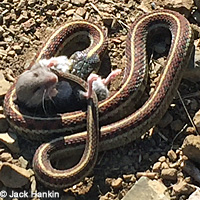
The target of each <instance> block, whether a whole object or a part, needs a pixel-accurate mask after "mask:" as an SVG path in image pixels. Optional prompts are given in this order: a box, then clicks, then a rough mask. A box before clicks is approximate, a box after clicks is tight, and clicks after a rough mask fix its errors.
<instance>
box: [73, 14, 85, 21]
mask: <svg viewBox="0 0 200 200" xmlns="http://www.w3.org/2000/svg"><path fill="white" fill-rule="evenodd" d="M72 19H73V20H82V19H83V17H81V16H80V15H77V14H76V13H74V15H73V18H72Z"/></svg>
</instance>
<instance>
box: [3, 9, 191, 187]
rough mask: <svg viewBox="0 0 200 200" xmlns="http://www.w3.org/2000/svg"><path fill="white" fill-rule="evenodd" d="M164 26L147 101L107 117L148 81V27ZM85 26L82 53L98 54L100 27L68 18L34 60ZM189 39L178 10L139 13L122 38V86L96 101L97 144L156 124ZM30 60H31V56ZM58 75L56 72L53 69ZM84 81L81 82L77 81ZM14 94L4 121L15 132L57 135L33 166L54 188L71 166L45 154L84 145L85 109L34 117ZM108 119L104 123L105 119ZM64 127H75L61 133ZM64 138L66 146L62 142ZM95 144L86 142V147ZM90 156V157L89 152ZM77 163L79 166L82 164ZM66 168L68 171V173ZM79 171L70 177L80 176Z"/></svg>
mask: <svg viewBox="0 0 200 200" xmlns="http://www.w3.org/2000/svg"><path fill="white" fill-rule="evenodd" d="M159 27H161V28H165V29H167V30H169V32H170V33H171V46H170V50H169V53H168V56H167V59H166V65H165V67H164V69H163V70H162V72H161V75H160V77H159V81H158V82H157V85H156V87H155V90H154V91H153V93H152V94H151V95H150V96H149V97H148V99H147V100H146V102H145V103H144V104H143V105H142V106H141V107H140V108H139V109H137V110H136V111H133V112H132V113H131V114H130V115H128V116H125V117H122V118H121V119H118V118H117V120H116V121H114V122H112V121H111V122H110V119H112V118H113V117H114V116H116V115H119V114H118V113H123V112H121V111H123V109H124V108H129V105H130V104H132V103H133V102H134V99H135V98H136V97H137V95H138V94H141V92H142V91H144V85H145V83H146V82H147V71H148V58H147V51H146V43H147V37H148V34H150V31H151V30H153V29H157V28H159ZM82 28H83V29H84V31H86V32H89V34H90V35H89V37H91V38H92V39H91V45H90V47H88V49H87V50H86V53H87V56H88V57H90V56H92V55H94V54H98V55H100V57H101V56H102V54H103V51H104V50H105V43H104V42H105V35H104V33H103V32H102V31H101V29H100V28H99V27H98V26H96V25H94V24H92V23H90V22H86V21H78V22H71V23H67V24H65V25H63V26H61V28H60V29H58V30H57V31H56V32H55V33H54V34H53V35H52V36H51V37H50V38H49V40H48V41H47V43H45V45H44V46H43V48H42V50H41V51H40V52H39V54H38V55H37V56H36V60H39V59H41V58H50V57H51V56H55V55H57V54H58V53H59V52H60V48H62V46H61V43H62V44H63V43H66V42H67V39H66V38H69V35H70V37H71V35H72V34H73V33H75V32H76V31H80V30H82ZM192 44H193V37H192V30H191V27H190V24H189V22H188V21H187V20H186V19H185V18H184V17H183V16H182V15H181V14H179V13H177V12H174V11H169V10H159V11H154V12H152V13H149V14H144V15H142V16H140V17H138V18H137V19H136V20H135V21H134V23H133V24H132V26H131V27H130V31H129V33H128V35H127V41H126V68H125V71H124V77H123V80H122V83H121V87H120V88H119V89H118V90H117V91H116V92H115V93H114V94H112V95H111V96H109V97H108V98H107V99H105V100H103V101H100V102H99V104H98V109H99V116H100V125H101V128H100V143H99V150H101V151H103V150H108V149H112V148H116V147H119V146H122V145H125V144H127V143H129V142H131V141H133V140H135V139H136V138H138V137H140V136H141V135H142V134H143V133H144V132H146V131H147V130H149V129H150V128H151V127H152V126H153V125H155V124H156V123H157V122H158V121H159V120H160V119H161V117H162V116H163V115H164V113H165V112H166V110H167V108H168V107H169V105H170V103H171V101H172V99H173V96H174V94H175V92H176V89H177V87H178V86H179V83H180V80H181V78H182V71H183V69H184V68H185V67H186V66H187V63H188V61H189V57H190V54H191V48H192ZM33 62H35V60H34V61H33ZM55 73H58V75H59V72H56V71H55ZM79 83H80V84H81V85H84V82H81V81H80V82H79ZM14 95H15V88H14V86H13V87H11V89H10V90H9V92H8V93H7V95H6V97H5V101H4V112H5V115H6V116H7V118H8V121H9V123H10V125H11V127H13V128H14V129H15V130H16V131H17V132H19V133H21V134H22V135H25V136H26V137H29V138H31V139H37V140H40V139H41V140H46V139H49V138H52V137H55V135H56V136H58V134H60V135H61V137H60V138H58V139H54V140H52V141H50V142H47V143H45V144H43V145H41V146H40V147H39V148H38V150H37V152H36V153H35V156H34V159H33V166H34V170H35V174H36V176H37V178H38V179H39V180H40V181H41V182H42V183H43V184H44V185H46V186H48V187H53V188H66V187H68V186H69V185H71V184H73V183H74V182H73V181H72V182H68V181H69V179H67V177H68V175H73V171H74V168H72V169H71V171H70V170H69V171H65V170H55V169H54V168H53V167H52V166H51V164H50V161H49V157H50V155H56V154H57V152H59V151H64V150H65V151H66V152H67V151H71V150H74V151H75V150H77V149H82V148H84V145H85V142H86V138H87V132H86V131H84V129H85V124H84V122H85V120H86V113H85V112H82V111H77V112H73V113H65V114H61V115H59V117H52V118H49V117H48V118H39V117H37V118H35V117H34V116H25V115H23V114H21V113H20V112H19V110H18V109H17V106H16V105H14V103H13V98H14ZM107 121H109V123H107ZM63 133H64V134H67V133H74V134H73V135H72V136H71V139H69V136H63ZM66 144H68V147H69V148H66ZM94 148H95V147H93V146H90V149H89V151H93V150H94ZM88 159H89V158H88ZM82 167H83V166H82V165H81V166H79V170H83V171H84V170H87V169H84V168H82ZM65 172H66V174H65ZM68 173H69V174H68ZM81 178H82V177H76V176H75V177H74V179H77V180H80V179H81Z"/></svg>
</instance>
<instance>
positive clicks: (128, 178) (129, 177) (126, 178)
mask: <svg viewBox="0 0 200 200" xmlns="http://www.w3.org/2000/svg"><path fill="white" fill-rule="evenodd" d="M123 179H124V181H125V182H129V181H131V182H135V181H136V177H135V175H134V174H127V175H126V174H124V175H123Z"/></svg>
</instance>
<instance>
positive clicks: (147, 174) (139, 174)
mask: <svg viewBox="0 0 200 200" xmlns="http://www.w3.org/2000/svg"><path fill="white" fill-rule="evenodd" d="M136 177H137V178H140V177H148V178H150V179H155V178H157V177H158V173H156V172H137V174H136Z"/></svg>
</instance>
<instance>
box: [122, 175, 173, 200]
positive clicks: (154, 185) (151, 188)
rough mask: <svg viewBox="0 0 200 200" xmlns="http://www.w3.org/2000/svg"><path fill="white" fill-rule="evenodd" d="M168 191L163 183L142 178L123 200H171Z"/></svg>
mask: <svg viewBox="0 0 200 200" xmlns="http://www.w3.org/2000/svg"><path fill="white" fill-rule="evenodd" d="M166 191H167V188H166V186H165V185H164V184H163V183H162V182H159V181H156V180H150V179H148V178H147V177H141V178H140V179H139V180H138V181H137V182H136V183H135V185H134V186H133V187H132V188H131V189H130V190H129V192H128V193H127V194H126V195H125V196H124V198H123V199H122V200H133V199H134V200H147V199H153V200H170V197H169V194H168V193H167V192H166Z"/></svg>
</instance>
